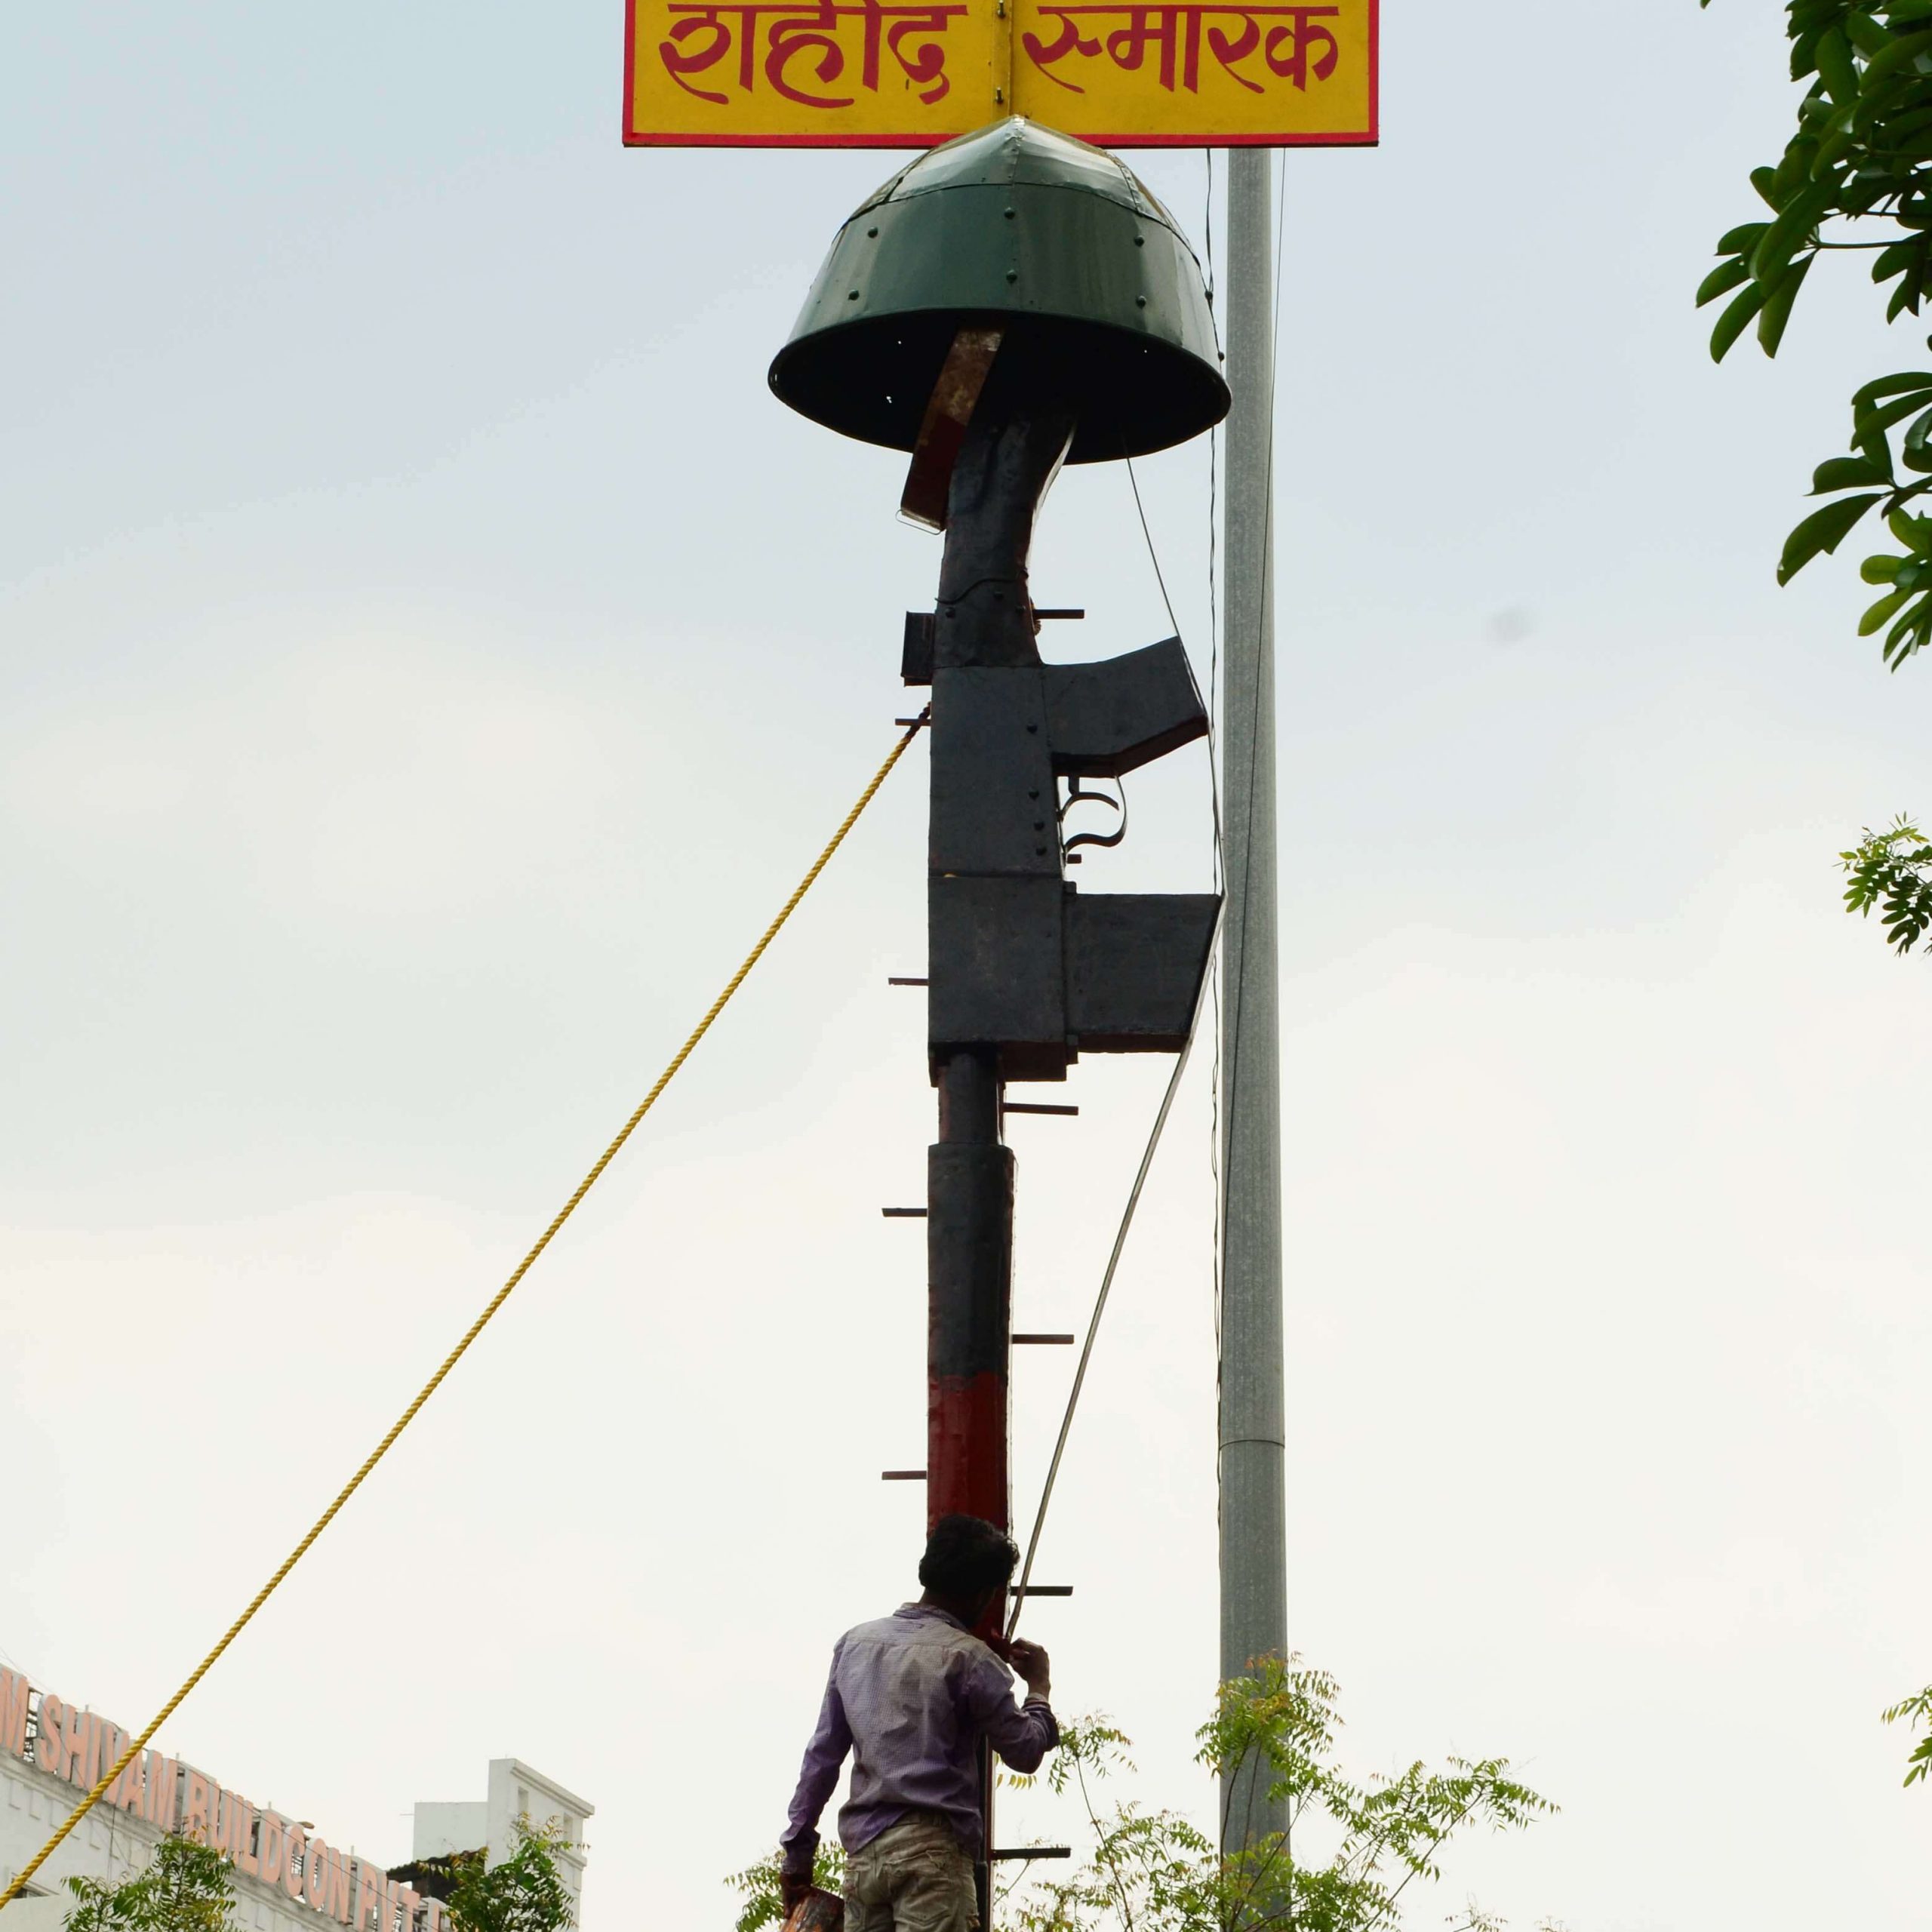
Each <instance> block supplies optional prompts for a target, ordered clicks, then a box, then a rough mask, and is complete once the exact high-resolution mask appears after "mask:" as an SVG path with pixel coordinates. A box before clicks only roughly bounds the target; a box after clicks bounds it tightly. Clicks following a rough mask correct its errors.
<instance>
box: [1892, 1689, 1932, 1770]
mask: <svg viewBox="0 0 1932 1932" xmlns="http://www.w3.org/2000/svg"><path fill="white" fill-rule="evenodd" d="M1879 1715H1880V1716H1881V1717H1882V1718H1884V1721H1886V1723H1887V1724H1897V1722H1898V1721H1899V1720H1900V1718H1911V1720H1912V1729H1913V1730H1917V1729H1918V1727H1919V1726H1920V1725H1921V1724H1923V1725H1924V1727H1925V1735H1924V1737H1921V1738H1920V1739H1919V1740H1918V1742H1917V1743H1915V1744H1914V1745H1913V1746H1912V1755H1911V1756H1910V1757H1909V1758H1906V1761H1905V1781H1906V1784H1907V1785H1908V1786H1911V1785H1915V1784H1917V1783H1918V1781H1919V1780H1921V1778H1932V1684H1927V1685H1926V1687H1925V1688H1924V1690H1921V1691H1920V1692H1919V1694H1918V1696H1917V1697H1908V1698H1906V1700H1905V1701H1904V1702H1903V1703H1899V1704H1894V1706H1892V1708H1891V1709H1890V1710H1889V1711H1881V1712H1880V1713H1879Z"/></svg>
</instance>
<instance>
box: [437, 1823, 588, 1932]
mask: <svg viewBox="0 0 1932 1932" xmlns="http://www.w3.org/2000/svg"><path fill="white" fill-rule="evenodd" d="M515 1832H516V1847H515V1850H512V1852H511V1854H510V1855H509V1857H507V1858H506V1859H505V1860H503V1862H502V1863H501V1864H500V1865H491V1864H490V1863H488V1860H486V1859H485V1857H484V1855H483V1854H482V1853H481V1852H480V1851H472V1852H465V1853H463V1854H460V1855H459V1856H458V1857H456V1858H454V1859H452V1860H451V1867H452V1869H453V1871H454V1880H453V1882H452V1883H451V1887H450V1896H449V1909H450V1917H451V1918H452V1919H454V1921H456V1925H457V1932H570V1928H571V1927H572V1926H574V1924H576V1922H577V1915H576V1913H575V1911H574V1909H573V1908H572V1906H571V1895H570V1891H569V1889H568V1887H567V1886H566V1885H565V1883H564V1881H563V1875H562V1874H561V1872H558V1869H557V1854H558V1852H559V1851H561V1850H563V1848H564V1847H565V1845H566V1844H568V1843H569V1840H568V1838H566V1837H565V1835H564V1833H563V1831H562V1829H561V1827H559V1826H557V1825H555V1823H552V1824H547V1825H541V1826H533V1825H529V1824H526V1823H525V1822H524V1820H522V1819H521V1818H519V1819H518V1820H516V1822H515Z"/></svg>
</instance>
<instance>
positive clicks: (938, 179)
mask: <svg viewBox="0 0 1932 1932" xmlns="http://www.w3.org/2000/svg"><path fill="white" fill-rule="evenodd" d="M975 325H980V326H985V327H989V328H995V329H998V330H999V331H1001V334H1002V336H1003V338H1004V340H1003V346H1001V349H1000V352H999V353H1000V356H1001V361H1002V362H1003V363H1005V364H1008V365H1012V364H1013V363H1014V362H1015V361H1024V362H1025V363H1026V365H1027V368H1028V370H1029V374H1030V377H1031V379H1032V380H1033V381H1035V382H1037V383H1038V384H1039V385H1041V387H1042V388H1043V389H1045V390H1047V391H1048V392H1051V393H1053V394H1055V395H1058V396H1060V397H1062V398H1064V399H1065V400H1066V401H1069V402H1070V403H1071V404H1072V407H1073V408H1074V409H1075V412H1076V415H1077V427H1076V428H1075V432H1074V438H1073V445H1072V449H1071V451H1069V454H1068V460H1069V462H1072V463H1104V462H1106V461H1108V460H1109V459H1118V458H1119V457H1128V456H1142V455H1145V454H1146V453H1147V452H1148V451H1152V450H1161V449H1166V448H1169V447H1170V446H1171V445H1173V444H1175V443H1180V442H1185V441H1186V440H1187V438H1189V437H1190V436H1194V435H1198V434H1199V433H1200V432H1201V431H1202V430H1203V429H1211V428H1212V427H1213V426H1214V424H1215V423H1218V422H1219V421H1220V420H1221V418H1222V417H1223V416H1225V415H1226V414H1227V411H1228V386H1227V384H1226V382H1225V381H1224V380H1223V378H1222V376H1221V371H1220V354H1219V352H1218V350H1217V348H1216V346H1215V341H1214V318H1213V316H1212V315H1211V312H1210V311H1209V309H1208V306H1207V291H1206V289H1205V288H1204V287H1203V286H1202V283H1201V266H1200V263H1198V261H1196V260H1195V256H1194V253H1193V251H1192V249H1191V248H1189V246H1188V245H1187V243H1186V241H1185V240H1184V239H1183V237H1182V235H1181V232H1180V229H1178V228H1177V226H1175V224H1174V217H1172V216H1171V215H1170V214H1168V211H1167V210H1166V209H1165V208H1163V207H1161V204H1160V203H1159V202H1158V201H1156V200H1155V198H1154V197H1153V196H1152V195H1150V194H1149V192H1147V190H1146V188H1144V187H1143V186H1142V185H1141V184H1140V182H1139V181H1138V180H1136V179H1135V178H1134V175H1133V174H1131V172H1129V171H1128V169H1127V168H1125V167H1124V166H1123V165H1121V162H1118V160H1116V159H1115V158H1114V156H1113V155H1110V154H1108V153H1106V152H1103V150H1102V149H1099V148H1095V147H1090V146H1088V144H1087V143H1085V142H1084V141H1077V140H1074V139H1073V138H1072V136H1071V135H1068V134H1059V133H1057V132H1055V131H1054V130H1053V129H1052V128H1044V127H1042V126H1041V125H1040V124H1039V123H1038V122H1035V121H1029V120H1026V119H1024V118H1021V117H1020V116H1017V115H1016V116H1014V118H1012V119H1011V120H1006V121H1000V122H995V123H994V124H993V125H992V126H991V127H989V128H981V129H980V131H978V132H977V134H967V135H964V136H962V137H961V138H960V139H959V140H955V141H950V142H949V143H946V146H943V147H939V148H934V149H933V150H932V151H931V152H930V153H928V154H924V155H921V156H920V157H919V158H918V160H917V161H915V162H912V165H910V166H909V167H906V168H901V169H900V171H899V172H898V173H897V174H895V175H894V177H892V179H891V180H890V181H888V183H886V184H885V186H884V187H883V188H881V189H879V191H878V193H877V194H875V195H873V196H872V198H871V199H870V200H869V201H868V202H866V204H865V205H863V207H862V208H860V210H859V211H858V212H857V214H854V216H853V217H852V218H851V220H849V221H848V222H847V223H846V224H845V226H844V227H843V228H842V229H840V230H839V232H838V239H837V240H836V241H835V242H833V244H832V252H831V254H829V255H828V256H827V257H826V262H825V266H823V268H822V269H820V271H819V274H818V279H817V281H815V282H814V284H813V285H812V291H811V294H810V295H808V297H806V298H805V306H804V309H803V310H802V311H801V313H800V315H799V317H798V321H797V324H796V325H795V327H794V328H793V329H792V339H791V340H790V341H789V342H788V343H786V345H785V346H784V347H783V349H781V350H780V352H779V353H778V355H777V358H776V359H775V360H774V361H773V363H772V365H771V386H772V389H774V391H775V392H776V393H777V395H779V397H780V398H781V399H782V400H783V401H786V402H787V403H789V405H791V406H792V408H794V409H795V410H798V411H799V412H800V413H801V414H804V415H806V416H809V417H811V418H812V419H813V420H814V421H816V422H820V423H824V424H825V425H826V426H827V427H828V428H829V429H836V430H838V432H840V433H841V435H848V436H854V437H857V438H859V439H860V441H863V442H868V443H879V444H882V445H884V446H885V447H886V448H888V449H899V450H910V449H912V448H914V446H915V443H916V442H917V441H918V435H919V429H920V424H921V420H922V419H923V417H924V414H925V410H926V405H927V402H928V398H930V397H931V395H932V394H933V390H934V383H936V382H937V380H938V379H939V376H940V371H941V368H942V367H943V365H945V363H946V357H947V354H948V352H949V349H951V347H952V342H953V338H954V337H955V334H956V333H957V332H958V331H959V330H960V329H961V328H966V327H970V326H975Z"/></svg>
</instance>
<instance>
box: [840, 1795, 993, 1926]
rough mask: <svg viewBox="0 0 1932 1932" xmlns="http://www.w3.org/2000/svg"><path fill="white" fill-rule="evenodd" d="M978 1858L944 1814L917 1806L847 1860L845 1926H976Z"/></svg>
mask: <svg viewBox="0 0 1932 1932" xmlns="http://www.w3.org/2000/svg"><path fill="white" fill-rule="evenodd" d="M979 1922H980V1903H979V1900H978V1897H977V1894H975V1893H974V1888H973V1861H972V1860H971V1858H969V1857H968V1856H967V1855H966V1853H965V1852H964V1850H963V1849H961V1846H960V1843H959V1841H958V1839H957V1838H955V1837H954V1836H953V1835H952V1826H949V1824H947V1823H946V1820H944V1819H943V1818H938V1817H934V1816H933V1815H932V1814H931V1813H930V1812H921V1811H915V1812H914V1813H913V1814H912V1816H911V1817H906V1818H902V1819H901V1820H900V1821H899V1823H897V1824H896V1825H888V1826H887V1827H886V1829H884V1831H882V1832H880V1833H879V1835H878V1837H877V1838H874V1839H873V1840H872V1842H871V1844H868V1845H865V1846H862V1847H860V1849H859V1850H857V1851H855V1852H854V1853H853V1854H852V1856H851V1857H850V1858H849V1859H848V1860H847V1861H846V1865H845V1932H974V1928H975V1927H977V1925H978V1924H979Z"/></svg>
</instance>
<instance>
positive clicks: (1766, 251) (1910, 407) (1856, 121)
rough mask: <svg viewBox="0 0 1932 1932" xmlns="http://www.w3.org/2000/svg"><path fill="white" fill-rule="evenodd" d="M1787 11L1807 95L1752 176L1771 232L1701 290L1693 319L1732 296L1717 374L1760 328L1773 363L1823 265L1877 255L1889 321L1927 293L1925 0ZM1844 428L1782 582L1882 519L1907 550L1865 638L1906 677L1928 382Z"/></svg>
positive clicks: (1914, 639) (1926, 538)
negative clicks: (1874, 639)
mask: <svg viewBox="0 0 1932 1932" xmlns="http://www.w3.org/2000/svg"><path fill="white" fill-rule="evenodd" d="M1699 3H1700V5H1706V6H1707V5H1709V0H1699ZM1785 11H1786V33H1787V35H1788V37H1789V40H1790V42H1791V72H1792V78H1793V79H1794V80H1796V81H1804V80H1806V79H1807V78H1808V79H1809V80H1810V82H1811V85H1810V88H1808V89H1807V91H1806V93H1805V95H1804V99H1803V100H1801V102H1800V103H1799V104H1798V125H1797V127H1796V129H1795V131H1794V132H1793V134H1792V137H1791V139H1790V140H1789V142H1788V143H1786V146H1785V150H1784V152H1783V155H1782V156H1781V157H1780V159H1779V160H1778V162H1777V164H1776V165H1774V166H1766V167H1762V168H1757V169H1755V170H1754V171H1752V176H1751V185H1752V186H1753V187H1754V188H1755V189H1756V190H1757V192H1758V195H1759V197H1760V198H1761V200H1762V201H1763V202H1764V204H1765V206H1766V208H1767V211H1768V219H1764V220H1752V221H1747V222H1744V223H1740V225H1739V226H1737V227H1735V228H1734V229H1730V232H1728V233H1727V234H1726V235H1724V236H1723V237H1722V238H1721V239H1720V240H1719V241H1718V245H1717V253H1718V258H1719V259H1718V266H1716V267H1715V269H1712V271H1711V272H1710V273H1709V275H1706V277H1705V278H1704V280H1703V285H1702V286H1701V287H1700V288H1699V289H1698V291H1697V301H1698V304H1699V306H1700V307H1701V306H1703V305H1704V304H1706V303H1711V302H1715V301H1716V300H1718V299H1719V297H1724V296H1728V297H1730V300H1728V301H1727V303H1725V305H1724V308H1723V309H1722V310H1721V312H1719V314H1718V319H1717V323H1716V326H1715V328H1713V329H1712V332H1711V354H1712V357H1713V358H1715V359H1716V360H1718V361H1722V360H1723V358H1724V355H1726V354H1727V352H1729V351H1730V348H1731V347H1732V346H1733V345H1734V343H1737V340H1739V339H1740V337H1741V336H1742V335H1743V332H1744V331H1745V330H1746V328H1748V327H1749V326H1750V325H1752V323H1753V322H1755V325H1756V331H1757V337H1758V343H1759V345H1760V346H1761V348H1762V349H1764V353H1765V354H1766V355H1776V354H1777V349H1778V345H1779V343H1780V342H1782V341H1783V339H1784V333H1785V328H1786V324H1787V323H1788V322H1789V320H1790V318H1791V313H1792V306H1793V304H1794V303H1795V302H1796V301H1797V300H1798V293H1799V291H1801V289H1802V288H1803V287H1804V283H1805V279H1806V278H1807V276H1808V275H1809V274H1810V272H1811V269H1812V268H1813V266H1814V265H1815V264H1816V263H1817V260H1818V258H1819V257H1820V255H1821V254H1829V253H1834V252H1850V253H1856V252H1861V251H1863V252H1869V254H1871V255H1872V267H1871V275H1872V281H1874V282H1875V283H1876V284H1877V285H1878V287H1879V288H1887V287H1889V289H1890V294H1889V295H1888V297H1887V302H1886V308H1885V316H1886V319H1887V321H1894V320H1896V319H1897V318H1898V317H1899V316H1900V315H1914V316H1915V315H1918V313H1919V312H1920V309H1921V306H1922V304H1923V303H1924V300H1925V299H1926V297H1927V294H1932V0H1791V4H1790V5H1789V6H1788V7H1787V8H1786V10H1785ZM1928 346H1932V338H1928ZM1851 418H1852V420H1851V436H1850V443H1849V445H1848V447H1849V448H1850V451H1851V454H1850V455H1848V456H1838V457H1831V458H1829V459H1828V460H1826V461H1825V462H1823V463H1820V465H1819V466H1818V467H1817V470H1816V472H1815V473H1814V475H1813V477H1812V487H1811V494H1813V495H1814V497H1830V498H1831V499H1832V500H1831V501H1830V502H1829V503H1826V504H1825V505H1824V506H1823V507H1822V508H1820V509H1817V510H1814V512H1812V513H1811V514H1810V515H1809V516H1807V517H1806V518H1804V520H1803V521H1801V523H1799V524H1798V526H1797V528H1795V529H1794V530H1793V531H1792V533H1791V534H1790V535H1789V537H1787V538H1786V540H1785V546H1784V551H1783V555H1782V556H1781V557H1780V559H1779V562H1778V581H1779V582H1780V583H1789V581H1790V580H1791V579H1792V577H1795V575H1796V574H1798V571H1801V570H1802V569H1803V568H1804V566H1805V565H1807V564H1808V563H1809V562H1810V561H1811V559H1812V558H1814V557H1817V556H1820V555H1830V554H1831V553H1832V552H1834V551H1835V550H1836V549H1838V546H1839V545H1840V544H1841V543H1842V542H1844V539H1845V538H1846V537H1847V536H1849V535H1850V533H1851V531H1853V530H1854V528H1857V525H1859V524H1860V522H1862V521H1863V520H1864V519H1865V518H1866V516H1867V515H1869V513H1870V512H1872V511H1873V510H1874V509H1877V510H1879V511H1880V512H1881V515H1882V516H1883V518H1884V521H1885V522H1886V525H1887V528H1889V529H1890V532H1891V534H1892V536H1893V537H1894V540H1896V541H1897V543H1898V545H1899V546H1900V548H1899V550H1898V551H1897V552H1896V553H1892V552H1885V553H1882V554H1880V555H1875V556H1872V557H1870V558H1867V559H1866V562H1865V565H1864V567H1863V575H1864V577H1865V579H1866V582H1867V583H1872V584H1877V585H1881V586H1883V592H1882V594H1881V595H1880V596H1879V598H1878V599H1877V601H1875V602H1874V603H1873V604H1872V605H1871V607H1870V608H1869V609H1868V610H1867V611H1866V613H1865V614H1864V617H1863V619H1862V620H1861V621H1860V626H1859V634H1860V635H1861V636H1864V637H1870V636H1872V635H1875V634H1877V633H1878V632H1881V631H1882V632H1884V638H1883V641H1882V644H1881V651H1882V652H1883V654H1884V661H1885V662H1886V663H1887V664H1889V665H1890V666H1891V667H1892V669H1894V670H1897V669H1898V667H1899V666H1900V665H1901V664H1903V663H1904V662H1905V660H1906V658H1908V657H1910V656H1912V654H1913V653H1914V652H1915V651H1919V650H1921V649H1922V648H1924V645H1926V643H1927V641H1928V640H1932V519H1928V518H1926V517H1924V516H1922V515H1916V514H1914V513H1912V512H1911V511H1910V510H1909V508H1908V506H1909V505H1910V504H1912V503H1914V502H1915V501H1916V500H1918V498H1919V497H1921V496H1923V495H1924V494H1926V492H1927V491H1932V369H1918V370H1905V371H1900V372H1899V373H1897V374H1893V375H1889V376H1881V377H1878V379H1877V380H1875V381H1872V382H1869V383H1866V385H1865V386H1863V388H1862V389H1859V390H1858V391H1857V393H1856V394H1854V396H1853V397H1852V399H1851Z"/></svg>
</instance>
